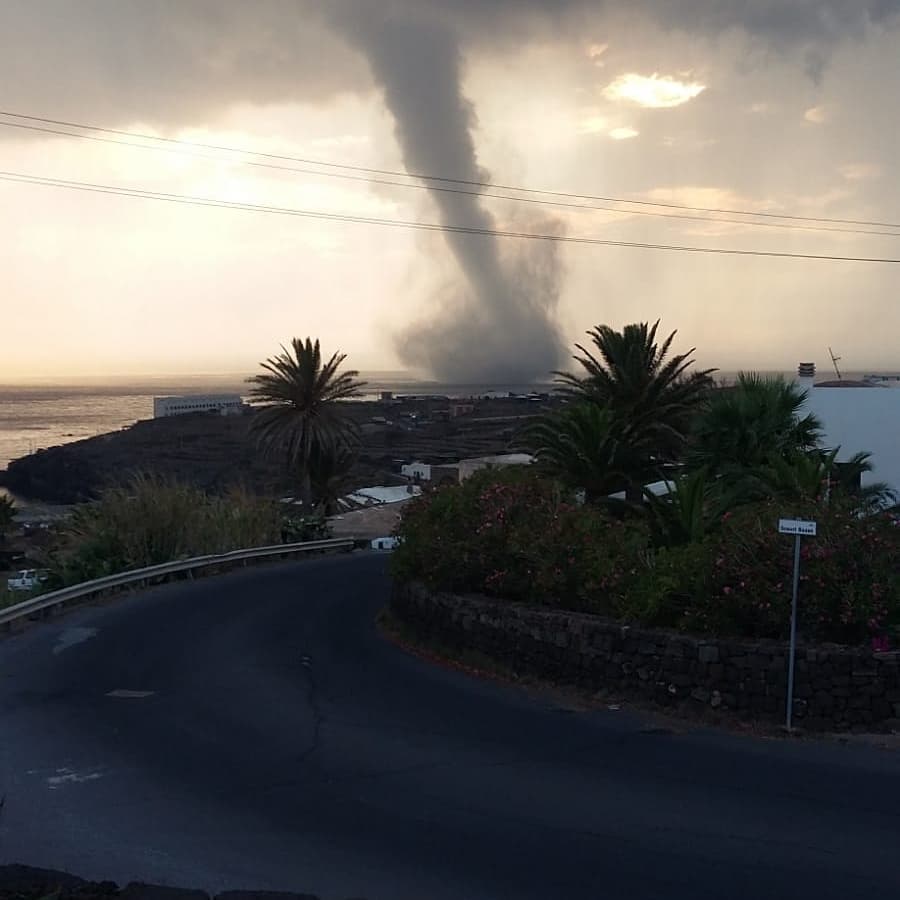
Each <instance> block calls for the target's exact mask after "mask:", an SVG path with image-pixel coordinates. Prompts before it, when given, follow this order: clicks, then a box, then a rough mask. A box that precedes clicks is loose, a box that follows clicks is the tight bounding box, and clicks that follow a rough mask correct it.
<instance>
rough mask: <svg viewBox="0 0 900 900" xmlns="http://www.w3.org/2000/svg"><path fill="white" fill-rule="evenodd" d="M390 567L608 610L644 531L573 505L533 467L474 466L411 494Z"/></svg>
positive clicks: (519, 596)
mask: <svg viewBox="0 0 900 900" xmlns="http://www.w3.org/2000/svg"><path fill="white" fill-rule="evenodd" d="M398 533H399V536H400V537H401V538H402V541H401V544H400V546H399V547H398V549H397V550H396V551H395V552H394V557H393V567H394V572H395V574H396V575H398V576H399V577H401V578H415V579H418V580H420V581H423V582H425V583H426V584H428V585H429V586H431V587H433V588H436V589H442V590H451V591H468V592H475V593H483V594H487V595H490V596H496V597H503V598H505V599H508V600H510V601H517V602H528V603H539V604H543V605H552V606H561V607H565V608H569V609H591V610H593V611H596V612H605V613H614V612H615V611H616V609H617V597H618V595H619V594H620V592H621V590H622V587H623V585H624V583H625V582H626V581H627V580H628V579H629V578H630V577H632V569H633V565H634V563H635V561H636V559H637V551H638V549H639V548H641V547H643V546H644V544H645V543H646V538H645V535H644V532H643V529H641V528H638V527H636V526H634V525H631V524H626V523H622V522H617V521H615V520H612V519H610V518H608V517H606V516H604V515H603V514H602V513H600V512H598V511H597V510H596V509H593V508H590V507H585V506H579V505H577V504H576V503H575V502H574V500H573V499H572V498H571V497H569V496H568V495H566V494H565V493H564V492H563V491H561V489H560V488H559V487H558V486H557V485H556V484H555V483H554V482H553V481H550V480H547V479H544V478H541V477H540V476H539V475H538V474H536V473H535V472H533V471H529V470H523V469H518V470H515V469H507V470H504V471H503V472H497V471H495V470H488V471H483V472H479V473H476V474H475V475H473V476H472V477H471V478H469V479H467V480H466V481H465V482H464V483H463V484H461V485H458V486H457V485H453V486H447V487H442V488H439V489H437V490H436V491H433V492H431V493H430V494H426V495H424V496H422V497H420V498H419V499H417V500H415V501H412V503H410V505H409V506H408V508H407V511H406V513H405V514H404V516H403V520H402V522H401V524H400V528H399V532H398Z"/></svg>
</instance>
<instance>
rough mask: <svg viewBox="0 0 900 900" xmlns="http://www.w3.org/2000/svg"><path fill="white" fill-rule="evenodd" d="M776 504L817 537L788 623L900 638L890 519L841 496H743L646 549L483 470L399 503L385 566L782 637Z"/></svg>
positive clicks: (479, 588) (660, 621)
mask: <svg viewBox="0 0 900 900" xmlns="http://www.w3.org/2000/svg"><path fill="white" fill-rule="evenodd" d="M788 513H789V514H790V515H799V516H801V517H807V518H815V519H816V520H817V522H818V535H817V536H816V537H815V538H803V541H802V544H801V548H802V559H801V581H800V599H799V627H800V631H801V634H802V635H803V636H804V637H805V638H807V639H809V640H824V641H834V642H837V643H846V644H860V643H867V644H869V645H871V646H872V647H873V649H888V648H892V647H896V646H898V645H900V526H898V525H897V524H896V522H895V520H893V519H892V518H891V517H890V516H887V515H875V516H866V517H861V516H859V515H858V514H857V513H856V512H854V510H853V508H852V507H851V506H850V505H845V504H843V503H842V502H840V501H835V502H833V503H832V504H831V505H830V506H829V507H825V508H823V507H821V506H819V507H816V508H815V510H813V509H812V508H810V509H803V508H800V507H796V506H795V507H793V508H791V509H790V510H785V509H784V508H782V506H780V505H779V504H777V503H775V502H766V503H756V504H751V505H747V506H742V507H739V508H737V509H735V510H734V511H733V512H730V513H726V514H725V516H724V517H723V518H722V521H721V523H720V526H721V527H719V528H717V529H714V530H713V531H712V532H711V533H710V534H708V535H707V536H706V537H705V538H703V539H702V540H699V541H695V542H693V543H688V544H685V545H682V546H678V547H669V548H661V549H656V550H652V549H649V543H650V542H649V538H648V532H647V530H646V528H645V527H644V525H643V524H642V523H641V522H639V521H638V522H635V521H631V522H629V521H626V522H621V521H618V520H616V519H613V518H611V517H610V516H608V515H605V514H604V513H602V512H601V511H599V510H597V509H595V508H592V507H588V506H578V505H577V504H575V503H574V501H573V500H572V499H571V498H570V497H569V496H568V495H567V494H565V493H564V492H563V491H561V490H560V488H559V487H558V486H557V485H556V484H555V483H554V482H553V481H550V480H546V479H544V478H541V477H540V476H539V475H538V474H537V473H535V472H533V471H528V470H517V471H516V470H506V471H504V472H500V473H498V472H496V471H486V472H481V473H478V474H476V475H475V476H473V477H472V478H470V479H469V480H467V481H466V482H464V483H463V484H462V485H459V486H450V487H443V488H439V489H438V490H436V491H434V492H432V493H430V494H428V495H425V496H423V497H421V498H419V499H418V500H416V501H413V502H412V503H411V504H410V505H409V506H408V508H407V512H406V513H405V515H404V517H403V520H402V523H401V525H400V529H399V535H400V537H401V538H402V542H401V544H400V546H399V547H398V549H397V550H396V551H395V554H394V559H393V566H394V572H395V574H396V575H397V576H398V577H400V578H413V579H417V580H420V581H423V582H425V583H426V584H427V585H429V586H430V587H432V588H435V589H439V590H448V591H458V592H473V593H482V594H487V595H490V596H495V597H501V598H504V599H507V600H510V601H517V602H525V603H534V604H540V605H545V606H547V605H549V606H557V607H562V608H567V609H576V610H586V611H591V612H597V613H600V614H604V615H610V616H616V617H620V618H624V619H629V620H632V621H638V622H640V623H642V624H645V625H651V626H662V627H670V628H677V629H680V630H684V631H690V632H694V633H706V634H716V635H735V636H741V637H749V638H766V637H772V638H784V637H785V636H786V635H787V633H788V627H789V622H790V607H791V587H792V580H791V578H792V570H793V540H792V539H791V538H790V537H788V536H786V535H779V534H778V533H777V521H778V518H779V517H781V516H784V515H786V514H788Z"/></svg>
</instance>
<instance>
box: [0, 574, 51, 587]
mask: <svg viewBox="0 0 900 900" xmlns="http://www.w3.org/2000/svg"><path fill="white" fill-rule="evenodd" d="M46 580H47V575H46V573H44V572H40V571H38V570H37V569H20V570H19V571H18V572H16V574H15V575H13V576H12V578H7V579H6V586H7V587H8V588H9V590H11V591H33V590H34V589H35V588H36V587H39V586H40V585H41V584H42V583H43V582H45V581H46Z"/></svg>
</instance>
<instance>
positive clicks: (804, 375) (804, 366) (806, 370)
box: [797, 362, 816, 388]
mask: <svg viewBox="0 0 900 900" xmlns="http://www.w3.org/2000/svg"><path fill="white" fill-rule="evenodd" d="M815 378H816V364H815V363H812V362H802V363H800V365H798V366H797V381H799V382H800V384H801V385H802V386H803V387H804V388H811V387H812V386H813V383H814V381H815Z"/></svg>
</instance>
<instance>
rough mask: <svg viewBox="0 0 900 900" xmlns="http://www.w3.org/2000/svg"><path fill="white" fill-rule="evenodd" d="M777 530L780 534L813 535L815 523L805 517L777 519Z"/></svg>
mask: <svg viewBox="0 0 900 900" xmlns="http://www.w3.org/2000/svg"><path fill="white" fill-rule="evenodd" d="M778 530H779V531H780V532H781V533H782V534H802V535H804V536H805V537H815V536H816V523H815V522H810V521H809V520H807V519H779V520H778Z"/></svg>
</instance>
